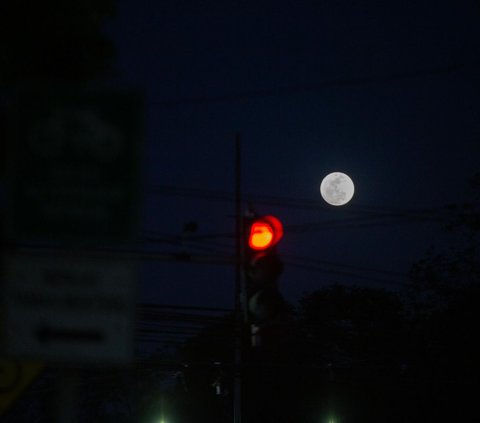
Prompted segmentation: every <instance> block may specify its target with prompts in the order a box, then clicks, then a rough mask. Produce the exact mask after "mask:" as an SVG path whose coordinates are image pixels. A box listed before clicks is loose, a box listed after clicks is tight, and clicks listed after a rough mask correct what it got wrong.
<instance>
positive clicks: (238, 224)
mask: <svg viewBox="0 0 480 423" xmlns="http://www.w3.org/2000/svg"><path fill="white" fill-rule="evenodd" d="M241 176H242V174H241V140H240V134H238V133H237V135H236V137H235V217H236V219H235V241H236V246H235V247H236V267H235V326H236V327H235V329H236V330H235V366H234V367H235V370H234V371H235V375H234V389H233V390H234V399H233V423H242V369H241V367H242V334H243V318H242V314H243V313H242V303H243V301H242V294H243V286H242V285H243V281H242V255H243V254H242V246H243V242H242V233H243V230H242V191H241Z"/></svg>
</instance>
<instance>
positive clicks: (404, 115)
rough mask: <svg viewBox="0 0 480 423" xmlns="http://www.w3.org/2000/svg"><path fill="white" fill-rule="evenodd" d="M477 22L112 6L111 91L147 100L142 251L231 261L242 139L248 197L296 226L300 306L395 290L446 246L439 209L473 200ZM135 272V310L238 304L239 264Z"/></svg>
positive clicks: (292, 234) (411, 5)
mask: <svg viewBox="0 0 480 423" xmlns="http://www.w3.org/2000/svg"><path fill="white" fill-rule="evenodd" d="M479 18H480V6H479V5H478V3H476V2H462V1H455V2H453V1H451V2H439V3H437V2H435V3H432V2H431V1H424V0H415V1H413V0H402V1H388V2H380V1H378V2H377V1H368V2H354V1H325V2H315V1H305V0H301V1H296V2H285V1H275V2H273V1H261V2H220V1H182V0H171V1H161V2H145V1H141V2H132V1H128V0H119V1H118V2H117V16H116V17H115V18H114V19H112V20H111V21H110V22H109V24H108V27H107V32H108V34H109V35H110V36H111V38H112V39H113V41H114V43H115V46H116V48H117V62H116V65H115V72H116V78H115V79H114V80H113V81H112V84H113V85H114V86H118V87H122V88H123V87H133V88H135V89H138V90H139V91H140V92H143V93H144V94H145V99H146V113H145V124H146V126H145V139H144V141H145V144H144V162H143V169H144V174H143V181H144V187H143V188H144V189H143V191H144V192H143V194H144V204H143V207H142V219H141V220H142V226H143V228H142V231H141V232H142V233H141V235H142V237H143V241H142V246H143V247H145V248H149V249H152V250H155V251H166V252H169V251H174V252H178V251H183V250H186V251H188V252H190V253H192V254H209V255H211V254H221V255H232V254H233V252H234V248H233V247H234V239H233V237H232V235H233V234H234V229H235V226H234V222H235V219H234V217H235V208H234V203H233V201H231V200H232V198H233V192H234V187H235V185H234V184H235V177H234V176H235V172H234V160H235V134H236V133H237V132H239V133H240V134H241V139H242V191H243V195H244V198H245V199H247V198H249V199H252V200H253V204H254V206H255V208H256V209H257V211H258V212H259V213H260V214H274V215H276V216H278V217H279V218H280V219H281V220H282V221H283V223H284V225H285V236H284V239H283V240H282V241H281V243H280V245H279V251H280V253H281V254H282V257H283V259H284V262H285V270H284V274H283V276H282V277H281V289H282V291H283V293H284V294H285V295H286V297H287V298H288V299H289V300H291V301H292V302H295V301H296V300H297V299H298V298H299V297H300V296H301V295H302V293H303V292H309V291H312V290H314V289H317V288H321V287H325V286H328V285H329V284H331V283H333V282H344V283H354V284H362V285H374V286H381V287H385V288H392V289H397V288H398V287H401V286H402V284H403V283H405V281H406V279H407V277H406V274H407V273H408V270H409V268H410V265H411V264H412V263H413V262H414V261H415V260H418V259H420V258H421V257H422V256H423V255H424V254H425V252H426V251H427V249H428V248H429V246H431V245H434V244H435V243H441V242H443V240H444V238H445V235H444V232H443V230H442V222H441V221H442V220H443V218H444V217H445V216H446V215H447V214H448V213H451V212H450V211H449V209H446V206H447V205H448V204H454V203H465V202H469V201H472V198H471V197H470V196H469V190H468V179H469V178H470V177H471V176H473V175H474V174H475V172H477V171H478V164H479V153H480V104H479V101H478V99H479V94H480V76H479V64H480V60H479V53H480V43H479V41H480V26H479V25H478V22H479ZM331 171H343V172H345V173H347V174H348V175H350V177H351V178H352V179H353V181H354V183H355V188H356V192H355V196H354V198H353V200H352V201H351V203H349V204H348V205H347V206H344V207H331V206H328V205H327V204H326V203H324V202H323V200H322V199H321V197H320V193H319V185H320V182H321V180H322V178H323V177H324V176H325V175H326V174H327V173H329V172H331ZM272 197H275V198H273V199H272ZM412 213H413V214H412ZM418 213H420V216H421V217H423V218H424V220H422V221H420V222H419V221H418V220H417V219H412V216H417V217H418V216H419V215H418ZM407 217H410V219H407ZM425 218H426V219H425ZM191 221H196V222H197V223H198V230H197V232H195V233H193V234H190V239H186V241H185V242H184V244H183V245H179V244H178V241H179V239H180V238H181V235H182V231H183V228H184V225H185V223H187V222H191ZM153 240H156V241H153ZM307 259H308V260H307ZM331 263H333V264H331ZM141 269H142V275H141V285H140V289H139V300H140V301H142V302H153V303H158V304H183V305H199V306H209V307H232V306H233V298H234V268H233V266H227V265H218V264H182V263H170V262H148V263H145V264H144V265H143V266H142V268H141ZM369 269H370V270H369ZM326 270H329V272H327V271H326ZM373 270H375V271H373ZM379 271H382V272H379ZM347 273H348V275H347Z"/></svg>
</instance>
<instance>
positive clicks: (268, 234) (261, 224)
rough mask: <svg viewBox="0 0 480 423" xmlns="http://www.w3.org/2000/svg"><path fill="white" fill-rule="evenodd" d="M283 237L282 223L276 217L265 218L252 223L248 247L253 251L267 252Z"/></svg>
mask: <svg viewBox="0 0 480 423" xmlns="http://www.w3.org/2000/svg"><path fill="white" fill-rule="evenodd" d="M282 236H283V226H282V223H281V222H280V221H279V220H278V219H277V218H276V217H274V216H264V217H262V218H260V219H257V220H255V221H254V222H253V223H252V225H251V227H250V235H249V237H248V245H249V247H250V248H251V249H253V250H266V249H268V248H270V247H272V246H274V245H275V244H276V243H277V242H278V241H279V240H280V239H281V238H282Z"/></svg>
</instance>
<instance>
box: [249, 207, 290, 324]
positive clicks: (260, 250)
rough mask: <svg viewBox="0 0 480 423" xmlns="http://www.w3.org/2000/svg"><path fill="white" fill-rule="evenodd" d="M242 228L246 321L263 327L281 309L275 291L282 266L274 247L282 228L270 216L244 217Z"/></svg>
mask: <svg viewBox="0 0 480 423" xmlns="http://www.w3.org/2000/svg"><path fill="white" fill-rule="evenodd" d="M244 228H245V235H246V239H245V254H244V263H243V267H244V272H245V302H246V307H245V308H246V311H247V313H248V321H249V322H250V323H254V324H257V325H265V324H267V323H268V322H271V321H273V320H274V319H275V318H276V317H278V316H279V315H280V314H281V313H282V311H283V310H284V309H285V301H284V299H283V297H282V296H281V294H280V292H279V290H278V277H279V276H280V274H281V273H282V271H283V263H282V261H281V260H280V258H279V257H278V255H277V251H276V245H277V243H278V242H279V241H280V239H281V238H282V236H283V225H282V223H281V222H280V220H278V219H277V218H276V217H274V216H260V217H259V216H254V217H246V218H245V220H244Z"/></svg>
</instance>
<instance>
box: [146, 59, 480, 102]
mask: <svg viewBox="0 0 480 423" xmlns="http://www.w3.org/2000/svg"><path fill="white" fill-rule="evenodd" d="M477 67H478V63H476V62H472V63H464V64H453V65H446V66H442V67H436V68H430V69H420V70H416V71H410V72H396V73H391V74H384V75H370V76H363V77H356V78H342V79H340V78H338V79H333V80H329V81H322V82H318V83H315V84H302V85H291V86H287V87H280V88H271V89H259V90H250V91H241V92H232V93H227V94H219V95H214V96H197V97H184V98H177V99H175V98H172V99H165V100H158V101H157V100H155V101H149V102H148V105H149V106H150V107H153V108H169V107H176V106H182V105H203V104H212V103H232V102H238V101H244V100H252V99H262V98H272V97H282V96H291V95H295V94H308V93H313V92H317V91H321V90H324V89H327V88H335V87H347V86H359V85H370V84H379V83H386V82H396V81H403V80H409V79H410V80H411V79H418V78H424V77H430V76H443V75H449V74H452V73H456V72H460V71H462V70H465V69H468V68H477Z"/></svg>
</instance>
